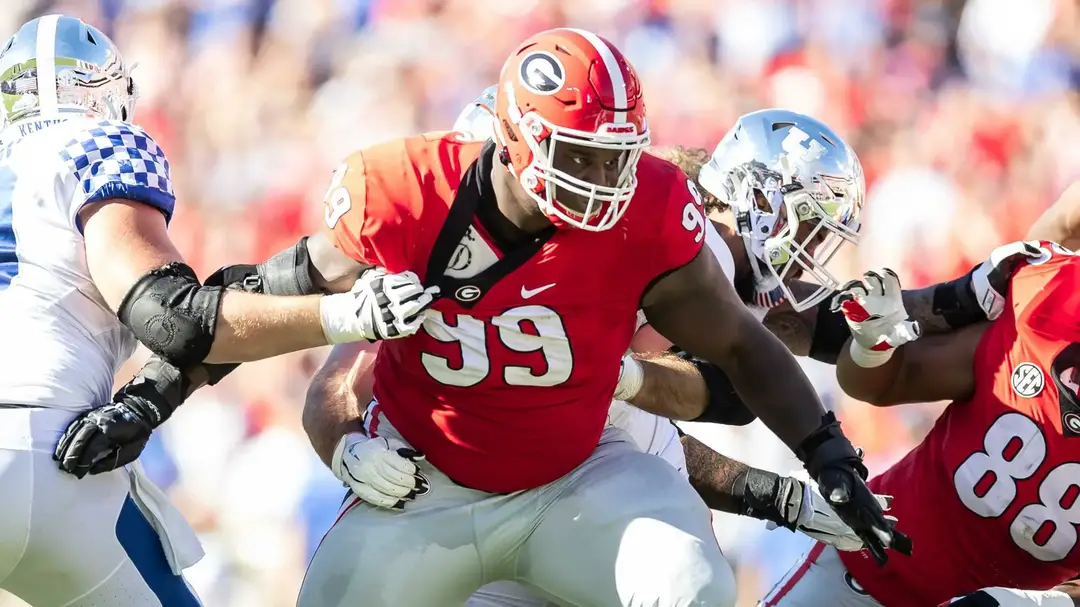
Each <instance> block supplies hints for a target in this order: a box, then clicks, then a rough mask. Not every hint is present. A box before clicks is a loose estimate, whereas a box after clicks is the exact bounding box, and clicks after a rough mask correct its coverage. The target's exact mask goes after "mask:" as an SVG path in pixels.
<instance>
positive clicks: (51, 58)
mask: <svg viewBox="0 0 1080 607" xmlns="http://www.w3.org/2000/svg"><path fill="white" fill-rule="evenodd" d="M136 96H137V95H136V90H135V83H134V81H133V80H132V78H131V76H130V74H129V72H128V69H127V67H126V65H125V63H124V61H123V59H122V57H121V56H120V53H119V52H118V50H117V48H116V46H115V45H114V44H113V43H112V41H111V40H109V38H108V37H107V36H105V35H104V34H103V33H102V32H101V31H99V30H97V29H96V28H94V27H91V26H90V25H87V24H86V23H84V22H82V21H80V20H79V19H77V18H74V17H70V16H64V15H49V16H45V17H41V18H38V19H34V20H32V21H30V22H28V23H26V24H24V25H23V26H21V27H20V28H19V30H18V31H17V32H16V33H15V35H14V36H12V38H10V39H9V40H8V41H7V43H6V44H5V45H4V47H3V48H2V50H0V127H2V130H0V335H3V337H4V344H5V347H4V348H0V368H2V369H3V372H2V373H0V496H2V498H0V587H2V588H4V589H6V590H8V591H10V592H12V593H14V594H16V595H18V596H19V597H21V598H22V599H23V600H25V601H27V602H29V603H31V604H33V605H35V606H38V607H48V606H52V605H68V606H79V605H102V604H116V603H117V602H119V603H122V604H124V605H133V606H141V605H146V606H153V605H177V606H180V605H197V604H198V599H197V598H196V597H195V595H194V594H193V593H192V591H191V590H190V588H189V587H188V586H187V584H186V583H185V582H184V579H183V578H182V577H181V575H180V572H181V570H182V569H183V568H184V567H186V566H190V565H191V564H193V563H194V562H195V561H196V560H198V558H199V557H201V555H202V552H201V548H200V547H199V545H198V541H197V540H196V539H195V538H194V536H193V534H192V533H191V530H190V529H189V528H187V526H186V524H185V523H183V519H182V517H181V516H180V515H179V513H177V512H176V511H175V510H174V509H173V508H172V506H170V505H169V503H168V500H167V499H165V498H164V496H163V495H161V493H160V491H158V490H157V489H156V488H154V487H153V486H152V484H151V483H150V482H149V481H148V480H147V479H146V478H145V476H143V475H142V474H141V473H140V472H139V470H138V469H132V470H119V469H118V468H120V467H122V464H126V463H129V462H131V461H132V460H133V459H134V458H130V459H126V460H125V459H124V457H119V456H118V453H117V452H115V451H112V450H106V451H104V452H98V455H100V456H101V457H102V458H103V459H104V461H106V462H107V463H106V464H102V461H101V460H96V461H89V462H86V464H87V465H86V466H85V467H79V468H77V469H74V470H73V471H74V472H76V473H77V475H79V476H82V475H85V474H86V472H87V471H88V470H91V469H94V470H99V471H101V472H102V474H100V475H97V476H95V477H94V478H92V479H88V480H87V481H86V482H83V483H76V482H75V479H73V478H72V477H70V476H68V475H65V474H60V473H59V472H58V471H57V470H56V468H55V466H54V464H53V462H52V461H51V460H50V455H49V452H50V451H52V450H53V448H54V446H55V445H56V444H57V439H58V438H60V436H61V433H62V432H63V431H64V429H65V427H67V426H68V425H69V422H71V421H72V418H78V420H80V422H81V423H85V424H86V426H83V427H91V426H94V425H95V424H97V423H99V422H103V421H105V422H107V421H108V420H110V419H120V418H122V419H125V420H127V423H129V424H130V425H132V426H141V425H157V424H159V423H161V421H163V420H164V419H166V418H167V417H168V416H169V414H170V413H171V410H172V409H171V407H170V406H169V402H168V401H164V402H162V401H155V402H153V403H151V402H150V401H147V400H143V401H138V402H136V401H129V402H125V403H123V404H121V405H118V406H115V407H109V408H103V409H102V408H99V409H92V407H95V406H96V405H98V404H100V403H103V402H107V401H108V400H109V393H110V392H111V391H112V385H113V377H114V374H115V372H116V369H117V367H118V366H119V365H120V364H121V363H123V362H124V361H125V360H126V359H127V358H128V357H129V356H130V355H131V353H132V351H133V350H134V348H135V344H136V340H138V341H142V342H143V343H145V344H146V345H147V346H148V347H150V348H151V349H152V350H154V351H155V352H157V353H159V354H162V355H164V356H166V357H167V358H169V359H172V360H174V361H176V362H179V363H185V362H201V361H203V360H209V361H215V360H216V361H245V360H254V359H256V358H262V357H266V356H272V355H276V354H279V353H282V352H288V351H292V350H297V349H301V348H308V347H313V346H319V345H322V344H326V343H328V336H327V335H326V332H325V331H324V320H326V319H327V318H329V319H330V321H331V325H330V326H331V327H332V328H334V329H340V330H341V331H339V333H340V335H336V336H335V335H330V337H331V338H332V339H333V340H334V341H337V340H338V339H345V340H348V339H366V338H368V337H370V334H367V333H365V332H364V330H363V327H361V326H360V325H361V324H362V323H361V321H360V320H359V319H358V318H357V312H358V311H361V310H362V309H363V308H362V306H361V302H360V300H357V299H356V298H355V297H353V296H352V295H350V294H343V295H337V296H333V297H326V298H318V297H312V298H302V297H293V298H273V297H266V296H256V295H250V294H247V293H241V292H235V293H233V292H230V293H229V294H227V295H226V294H224V293H223V291H222V289H221V288H220V287H214V286H206V285H202V284H200V282H199V281H198V279H197V278H196V277H195V274H194V272H192V270H191V268H189V267H188V266H186V265H185V264H184V263H183V260H182V258H181V257H180V255H179V254H178V253H177V251H176V249H175V247H173V245H172V243H171V242H170V241H169V237H168V233H167V232H166V225H167V223H168V221H169V218H170V217H171V216H172V214H173V207H174V205H175V197H174V195H173V189H172V183H171V180H170V175H169V163H168V160H167V159H166V157H165V154H164V152H162V150H161V149H160V148H159V147H158V146H157V144H156V143H155V142H154V140H153V138H151V137H150V135H148V134H147V133H146V132H145V131H143V130H142V129H141V128H139V127H138V126H135V125H134V124H132V122H131V121H132V112H133V110H134V106H135V100H136ZM327 302H330V303H331V304H332V305H330V306H329V308H327V307H326V306H325V304H326V303H327ZM370 304H371V302H370V301H369V302H368V305H370ZM321 307H322V308H326V309H327V310H329V311H334V310H336V312H334V313H333V314H329V313H327V314H323V315H320V308H321ZM160 363H161V361H155V362H153V363H151V364H150V365H148V366H147V367H146V368H144V370H143V373H142V374H141V376H142V383H141V384H140V385H136V386H132V387H131V392H132V393H133V394H139V393H141V392H142V391H144V390H146V389H147V388H146V386H147V385H148V384H157V383H161V384H168V385H173V386H177V387H175V388H174V391H175V393H176V394H175V396H176V398H175V399H174V402H178V401H179V400H180V397H181V396H182V393H183V391H184V389H183V385H182V383H181V382H180V379H181V376H180V374H179V373H178V371H177V369H176V367H172V366H171V365H166V364H160ZM143 405H150V406H143ZM113 437H114V438H125V439H126V438H129V437H128V436H126V435H123V434H121V435H114V436H113ZM70 438H71V435H65V436H64V438H63V440H68V439H70ZM61 444H63V441H62V443H61ZM141 447H142V445H141V444H136V445H134V446H133V448H132V451H133V452H134V453H137V452H138V451H139V450H141ZM96 466H101V468H100V469H98V468H95V467H96ZM159 532H161V533H162V535H161V537H159Z"/></svg>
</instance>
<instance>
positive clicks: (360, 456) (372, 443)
mask: <svg viewBox="0 0 1080 607" xmlns="http://www.w3.org/2000/svg"><path fill="white" fill-rule="evenodd" d="M422 459H424V456H423V455H421V454H420V452H419V451H417V450H416V449H411V448H409V447H408V446H407V445H406V444H405V443H403V442H401V441H399V440H397V439H393V438H382V437H377V438H369V437H367V436H365V435H363V434H360V433H359V432H351V433H349V434H346V435H345V436H343V437H341V440H340V441H338V444H337V448H336V449H334V458H333V460H332V461H331V462H330V469H331V471H332V472H333V473H334V476H336V477H338V478H339V479H341V481H342V482H344V483H345V484H346V485H348V486H349V488H350V489H352V492H353V493H355V494H356V497H359V498H360V499H362V500H364V501H365V502H367V503H369V504H371V505H372V506H378V507H380V508H388V509H390V510H402V509H404V508H405V503H406V502H409V501H412V500H413V499H416V498H417V497H418V496H421V495H424V494H425V493H427V492H428V488H429V486H430V485H429V483H428V479H427V477H426V476H424V473H423V472H421V471H420V469H419V468H417V466H416V462H419V461H420V460H422Z"/></svg>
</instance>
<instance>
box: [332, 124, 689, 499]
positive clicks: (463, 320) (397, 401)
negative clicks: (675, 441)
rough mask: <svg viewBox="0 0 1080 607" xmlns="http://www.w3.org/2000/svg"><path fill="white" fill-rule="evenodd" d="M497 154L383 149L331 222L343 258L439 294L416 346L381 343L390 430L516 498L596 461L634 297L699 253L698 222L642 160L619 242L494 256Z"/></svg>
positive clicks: (591, 239) (355, 175)
mask: <svg viewBox="0 0 1080 607" xmlns="http://www.w3.org/2000/svg"><path fill="white" fill-rule="evenodd" d="M493 155H494V145H493V144H490V143H489V144H484V143H465V142H462V141H460V140H459V139H458V138H457V137H456V136H454V135H444V136H428V137H415V138H410V139H406V140H399V141H394V142H390V143H387V144H383V145H381V146H377V147H375V148H372V149H369V150H366V151H364V152H361V153H359V154H355V155H353V156H352V157H351V158H350V159H349V161H348V163H347V165H346V166H345V167H343V168H342V169H340V170H339V172H338V175H337V177H336V178H335V186H334V187H331V189H330V192H329V193H328V199H327V207H326V210H325V212H326V220H327V224H328V225H329V226H331V227H332V228H333V231H334V238H335V242H336V244H337V246H338V247H339V248H340V249H341V250H342V251H344V252H345V253H346V254H348V255H350V256H351V257H353V258H354V259H357V260H359V261H362V262H365V263H369V264H372V265H380V266H383V267H385V268H386V269H387V271H389V272H402V271H406V270H411V271H413V272H416V273H417V274H418V275H419V276H420V277H421V279H422V280H423V281H424V283H425V284H427V285H432V284H438V285H440V287H441V288H442V294H441V297H440V299H439V300H437V301H436V302H435V304H433V306H432V308H431V309H430V310H429V311H428V312H427V315H428V316H427V320H426V321H425V322H424V325H423V329H422V330H421V331H420V332H419V333H417V334H416V335H413V336H410V337H407V338H404V339H397V340H389V341H387V342H385V343H383V344H382V347H381V349H380V355H379V357H378V360H377V362H376V367H375V371H374V373H375V388H374V392H375V397H376V399H377V400H378V402H379V404H380V406H381V407H382V410H383V411H384V412H385V415H386V418H387V419H388V420H389V421H390V422H391V423H392V424H393V425H394V427H395V428H397V429H398V431H400V432H401V434H402V435H403V436H404V437H405V438H406V439H407V440H408V441H409V442H410V443H411V444H412V445H414V446H415V447H416V448H418V449H419V450H420V451H422V452H423V453H424V454H425V455H426V456H427V458H428V460H429V461H431V463H432V464H434V465H435V466H437V467H438V468H439V469H440V470H442V471H443V472H444V473H446V474H447V475H448V476H450V477H451V478H453V479H454V480H456V481H458V482H459V483H461V484H464V485H466V486H469V487H473V488H477V489H482V490H486V491H495V492H510V491H516V490H519V489H525V488H529V487H536V486H539V485H542V484H544V483H547V482H550V481H553V480H555V479H556V478H559V477H560V476H562V475H564V474H566V473H567V472H569V471H570V470H572V469H573V468H575V467H576V466H577V465H579V464H580V463H581V462H583V461H584V460H585V458H586V457H587V456H588V455H589V453H591V452H592V451H593V450H594V449H595V448H596V444H597V441H598V439H599V438H600V433H601V431H602V430H603V427H604V425H605V422H606V419H607V412H608V408H609V406H610V404H611V396H612V394H613V393H614V390H615V384H616V381H617V379H618V370H619V364H620V360H621V358H622V356H623V354H624V353H625V352H626V349H627V347H628V346H629V344H630V339H631V337H632V336H633V333H634V330H635V328H636V323H637V310H638V307H639V305H640V301H641V297H642V295H643V294H644V293H645V292H646V290H647V289H648V288H649V286H650V285H651V284H652V283H653V281H655V280H657V279H658V278H660V277H662V276H663V275H665V274H666V273H668V272H670V271H673V270H675V269H677V268H679V267H681V266H683V265H685V264H687V263H689V262H690V261H691V260H692V259H693V258H694V257H695V256H696V255H697V254H698V252H699V251H700V250H701V247H702V242H703V241H704V237H705V219H704V213H703V210H702V209H701V205H700V202H699V201H697V199H696V197H694V196H693V195H692V194H691V193H690V191H689V190H688V186H687V183H688V180H687V178H686V176H685V175H683V174H682V172H681V171H679V170H678V168H677V167H675V166H674V165H672V164H670V163H668V162H665V161H663V160H660V159H657V158H655V157H652V156H648V155H643V156H642V159H641V162H640V164H639V166H638V178H639V186H638V189H637V192H636V194H635V197H634V200H633V201H632V202H631V203H630V205H629V207H628V210H627V211H626V215H625V216H624V217H623V218H622V219H621V220H620V222H619V223H618V224H617V225H616V226H615V227H614V228H612V229H610V230H607V231H605V232H598V233H593V232H586V231H583V230H573V229H567V230H557V229H555V228H554V227H552V228H549V229H548V230H546V231H544V232H541V233H540V234H537V235H535V237H534V238H532V239H531V240H527V241H525V242H524V243H520V242H519V243H506V242H500V239H499V238H498V237H496V236H495V234H496V233H498V231H497V230H494V229H490V228H491V225H492V223H493V222H497V221H499V220H500V219H502V220H503V221H505V218H502V216H501V215H499V214H498V211H497V209H496V207H495V197H494V191H493V187H492V184H491V172H492V167H493V164H492V163H493Z"/></svg>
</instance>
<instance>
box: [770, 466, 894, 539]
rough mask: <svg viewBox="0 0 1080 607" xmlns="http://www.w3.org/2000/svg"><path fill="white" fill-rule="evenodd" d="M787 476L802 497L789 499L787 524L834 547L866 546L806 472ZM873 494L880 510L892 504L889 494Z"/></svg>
mask: <svg viewBox="0 0 1080 607" xmlns="http://www.w3.org/2000/svg"><path fill="white" fill-rule="evenodd" d="M788 478H789V479H790V480H791V481H794V483H795V484H796V486H798V487H800V488H801V489H802V496H801V499H789V500H788V507H789V509H788V510H787V511H784V512H782V514H783V515H784V516H785V517H786V518H787V520H788V523H789V524H790V525H793V526H794V527H795V528H796V529H797V530H799V531H801V532H802V533H803V534H804V535H808V536H810V537H812V538H814V539H815V540H818V541H819V542H822V543H824V544H828V545H830V546H833V547H835V548H836V549H837V550H844V551H847V552H856V551H859V550H862V549H864V548H865V547H866V546H864V545H863V541H862V540H861V539H860V538H859V536H858V535H856V534H855V532H854V531H852V530H851V527H848V526H847V523H845V522H844V521H842V520H841V519H840V517H839V516H837V514H836V512H835V511H833V509H832V506H830V505H829V502H828V501H827V500H826V499H825V496H823V495H821V492H820V491H818V487H817V483H815V482H814V481H813V480H811V479H810V476H809V475H808V474H807V473H806V472H805V471H802V470H800V471H798V472H795V473H794V474H792V475H791V476H790V477H788ZM792 497H795V496H792ZM874 497H875V498H876V499H877V502H878V505H880V506H881V509H882V510H884V511H888V510H889V505H890V504H891V503H892V496H891V495H875V496H874ZM885 518H886V519H888V520H890V521H896V518H895V517H892V516H886V517H885ZM765 527H766V528H767V529H776V528H777V527H779V525H777V524H776V523H775V522H772V521H769V522H768V523H767V524H766V525H765Z"/></svg>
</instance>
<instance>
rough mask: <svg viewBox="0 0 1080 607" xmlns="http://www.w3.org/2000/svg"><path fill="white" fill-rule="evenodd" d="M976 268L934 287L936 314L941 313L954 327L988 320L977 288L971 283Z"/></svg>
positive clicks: (957, 327) (958, 327)
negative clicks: (976, 294)
mask: <svg viewBox="0 0 1080 607" xmlns="http://www.w3.org/2000/svg"><path fill="white" fill-rule="evenodd" d="M978 267H979V266H975V268H978ZM975 268H972V269H971V271H970V272H968V273H967V274H964V275H963V276H961V277H960V278H957V279H955V280H950V281H949V282H943V283H941V284H939V285H937V286H935V287H934V301H933V310H934V314H938V315H940V316H941V317H942V318H943V319H944V320H945V322H946V323H947V324H948V325H949V326H950V327H952V328H953V329H960V328H962V327H966V326H969V325H973V324H975V323H977V322H981V321H984V320H986V313H985V312H983V310H982V308H980V307H979V302H978V300H976V299H975V289H974V288H972V285H971V280H972V274H973V273H974V272H975Z"/></svg>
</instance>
